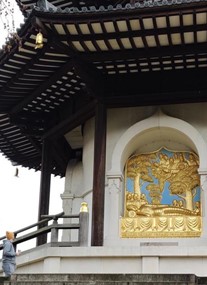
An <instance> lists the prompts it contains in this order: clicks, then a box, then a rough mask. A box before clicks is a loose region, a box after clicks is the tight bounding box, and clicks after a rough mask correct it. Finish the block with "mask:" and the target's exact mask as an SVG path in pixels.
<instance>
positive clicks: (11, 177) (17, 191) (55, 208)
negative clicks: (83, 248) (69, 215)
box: [0, 0, 65, 249]
mask: <svg viewBox="0 0 207 285" xmlns="http://www.w3.org/2000/svg"><path fill="white" fill-rule="evenodd" d="M3 3H8V2H6V1H2V2H1V3H0V8H2V7H3V6H1V5H3ZM10 3H11V4H10V5H14V6H10V9H12V8H13V9H14V19H15V25H16V27H17V28H18V27H19V26H20V23H22V22H23V17H22V15H21V13H20V12H19V8H18V7H17V6H16V1H15V0H12V1H10ZM5 22H6V23H8V21H6V18H5V10H3V13H2V15H1V16H0V31H1V35H0V47H1V46H2V45H3V44H5V37H6V36H7V30H6V29H4V23H5ZM9 25H12V18H9ZM18 169H19V177H16V176H15V172H16V167H14V166H12V164H11V162H10V161H9V160H7V159H6V158H5V157H4V156H2V155H1V154H0V187H1V191H0V237H2V236H4V235H5V231H6V230H8V231H16V230H19V229H21V228H24V227H26V226H28V225H30V224H33V223H36V222H37V219H38V206H39V189H40V171H37V172H35V171H34V170H29V169H27V168H23V167H19V166H18ZM64 183H65V179H64V178H60V177H54V176H52V178H51V190H50V209H49V213H50V214H57V213H60V212H62V200H61V198H60V194H62V193H63V191H64ZM20 247H21V246H20ZM22 247H23V248H24V246H22ZM20 249H21V248H20Z"/></svg>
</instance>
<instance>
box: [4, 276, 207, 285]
mask: <svg viewBox="0 0 207 285" xmlns="http://www.w3.org/2000/svg"><path fill="white" fill-rule="evenodd" d="M1 278H3V277H0V285H86V284H88V285H141V284H142V285H153V284H154V285H207V277H197V276H195V275H194V274H15V275H13V276H12V280H8V279H1Z"/></svg>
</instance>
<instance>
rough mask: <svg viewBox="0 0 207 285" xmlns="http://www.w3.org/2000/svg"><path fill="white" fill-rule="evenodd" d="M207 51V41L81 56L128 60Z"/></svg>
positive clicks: (105, 59)
mask: <svg viewBox="0 0 207 285" xmlns="http://www.w3.org/2000/svg"><path fill="white" fill-rule="evenodd" d="M199 53H205V54H206V53H207V43H200V44H187V45H185V46H184V47H181V46H173V47H172V46H165V47H159V48H158V47H154V48H148V49H137V50H133V49H130V50H120V51H117V50H114V51H107V52H104V51H101V52H94V53H90V52H88V53H84V54H81V55H80V57H81V58H82V59H83V60H88V61H91V62H93V61H109V60H111V61H115V60H128V59H130V60H131V59H141V58H149V57H159V58H162V57H165V56H171V57H172V56H177V55H180V56H186V55H188V54H196V55H197V54H199Z"/></svg>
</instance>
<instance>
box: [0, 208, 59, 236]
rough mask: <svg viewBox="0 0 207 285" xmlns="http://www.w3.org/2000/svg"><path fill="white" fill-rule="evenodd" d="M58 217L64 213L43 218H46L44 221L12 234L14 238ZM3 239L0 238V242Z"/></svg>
mask: <svg viewBox="0 0 207 285" xmlns="http://www.w3.org/2000/svg"><path fill="white" fill-rule="evenodd" d="M60 215H64V212H61V213H59V214H57V215H51V216H45V217H47V218H45V219H44V220H41V221H39V222H37V223H34V224H32V225H30V226H27V227H25V228H22V229H20V230H17V231H15V232H14V236H15V237H16V236H17V234H19V233H21V232H24V231H27V230H29V229H31V228H34V227H36V226H40V225H42V224H44V223H46V222H49V221H51V220H52V219H53V217H57V216H58V217H59V216H60ZM41 217H42V218H43V217H44V216H41ZM5 238H6V236H2V237H0V241H1V240H3V239H5Z"/></svg>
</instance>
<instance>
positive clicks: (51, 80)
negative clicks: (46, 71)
mask: <svg viewBox="0 0 207 285" xmlns="http://www.w3.org/2000/svg"><path fill="white" fill-rule="evenodd" d="M72 68H73V62H72V60H71V61H69V62H67V63H66V64H65V65H63V66H62V67H61V68H60V70H57V71H56V72H55V73H54V74H53V75H52V76H51V77H49V79H48V80H46V81H45V82H44V83H43V84H41V85H40V86H39V87H38V88H37V89H36V90H35V91H34V92H33V93H32V94H31V95H30V96H27V97H26V98H25V99H24V100H23V101H21V102H20V103H19V104H17V105H16V106H15V107H14V108H13V109H12V110H11V111H10V114H15V113H18V112H20V111H21V110H22V109H23V108H24V107H25V106H26V105H27V104H28V103H29V102H31V101H32V100H33V99H34V98H36V96H38V95H39V94H40V93H42V92H43V91H44V90H45V89H46V88H47V87H48V86H50V85H52V84H53V83H54V82H55V81H56V80H57V79H58V78H60V77H61V76H62V75H64V74H65V73H66V72H68V71H70V70H71V69H72Z"/></svg>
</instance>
